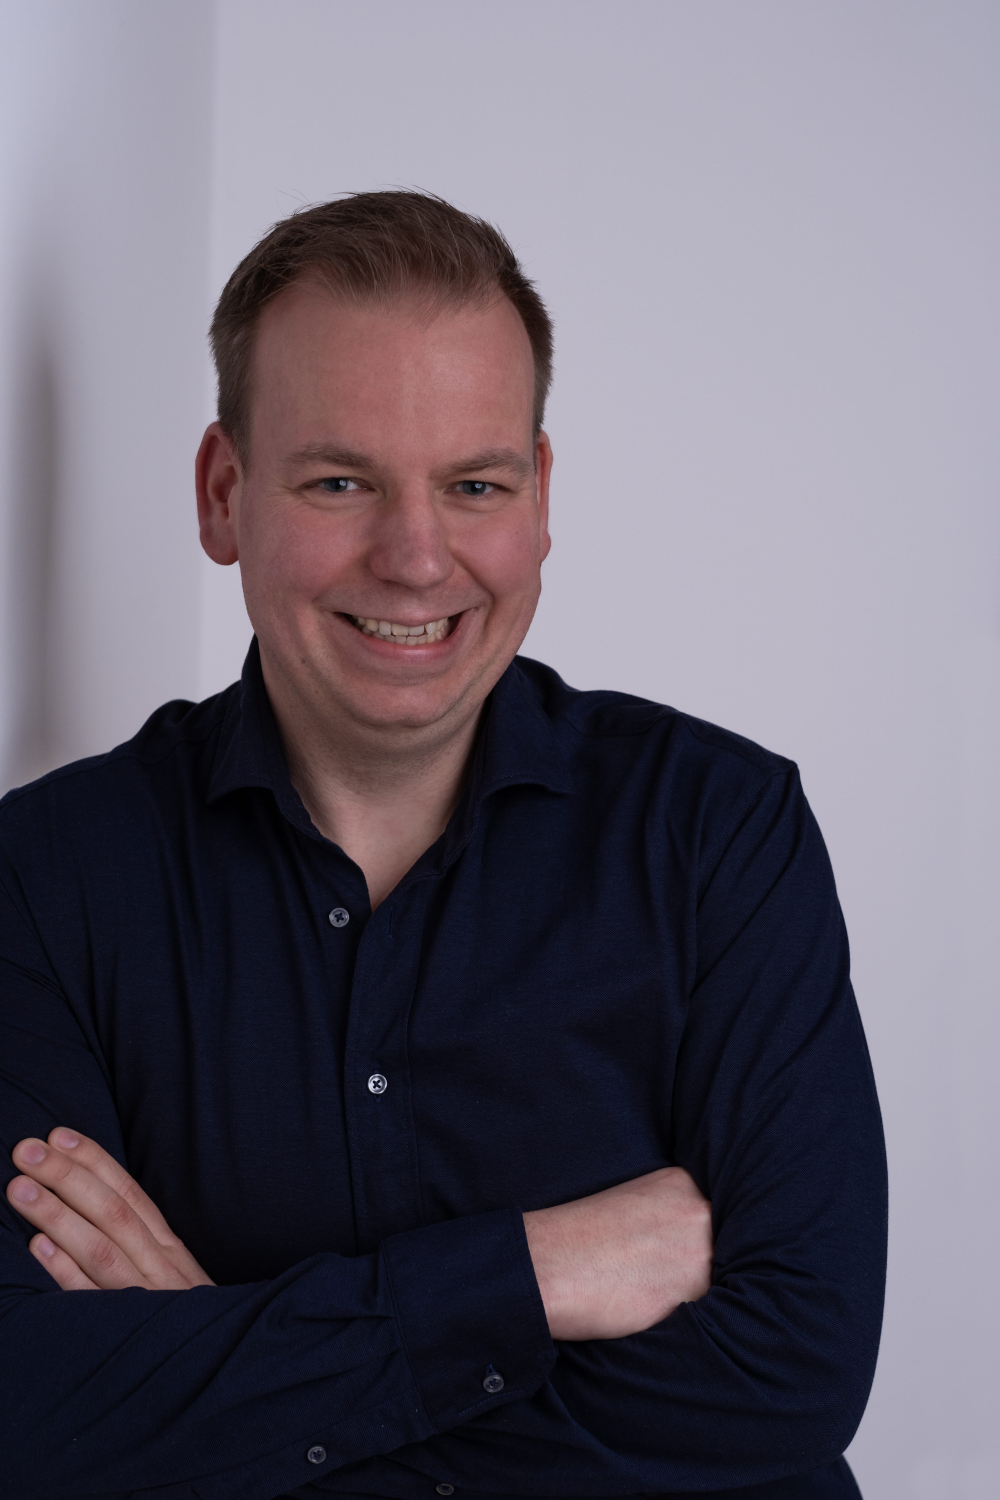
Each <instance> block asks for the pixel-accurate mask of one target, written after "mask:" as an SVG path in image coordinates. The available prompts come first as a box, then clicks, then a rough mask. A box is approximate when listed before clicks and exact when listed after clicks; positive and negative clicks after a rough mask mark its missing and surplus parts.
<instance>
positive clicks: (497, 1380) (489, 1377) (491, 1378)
mask: <svg viewBox="0 0 1000 1500" xmlns="http://www.w3.org/2000/svg"><path fill="white" fill-rule="evenodd" d="M483 1390H484V1391H486V1392H487V1394H488V1395H490V1396H495V1395H496V1393H497V1391H502V1390H503V1376H502V1375H498V1374H497V1372H496V1370H494V1368H493V1366H492V1365H490V1367H489V1369H488V1370H487V1371H486V1379H485V1380H484V1381H483Z"/></svg>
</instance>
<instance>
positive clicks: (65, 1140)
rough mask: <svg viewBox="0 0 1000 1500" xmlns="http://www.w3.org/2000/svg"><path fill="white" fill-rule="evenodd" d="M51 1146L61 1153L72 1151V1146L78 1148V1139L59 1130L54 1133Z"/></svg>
mask: <svg viewBox="0 0 1000 1500" xmlns="http://www.w3.org/2000/svg"><path fill="white" fill-rule="evenodd" d="M53 1144H54V1145H56V1146H58V1147H59V1148H60V1149H61V1150H63V1151H72V1149H73V1147H74V1146H79V1144H80V1137H79V1136H78V1135H73V1134H72V1133H71V1132H70V1131H68V1130H59V1131H56V1138H55V1141H54V1143H53Z"/></svg>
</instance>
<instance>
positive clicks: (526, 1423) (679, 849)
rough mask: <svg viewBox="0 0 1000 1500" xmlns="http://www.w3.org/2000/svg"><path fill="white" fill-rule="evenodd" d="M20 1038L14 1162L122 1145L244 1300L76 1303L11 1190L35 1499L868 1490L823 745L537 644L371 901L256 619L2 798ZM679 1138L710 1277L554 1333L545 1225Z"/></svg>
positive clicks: (861, 1088)
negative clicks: (533, 1254)
mask: <svg viewBox="0 0 1000 1500" xmlns="http://www.w3.org/2000/svg"><path fill="white" fill-rule="evenodd" d="M0 1049H2V1051H0V1135H2V1146H3V1149H4V1151H5V1152H6V1153H7V1155H6V1156H5V1157H4V1166H5V1168H6V1171H5V1174H4V1181H5V1182H6V1181H8V1180H9V1179H10V1177H11V1176H13V1175H14V1169H13V1167H12V1165H11V1163H10V1160H9V1152H10V1150H11V1149H12V1147H13V1146H14V1144H15V1143H16V1142H17V1141H18V1140H20V1139H21V1138H22V1137H24V1136H26V1135H36V1136H41V1137H43V1138H44V1137H45V1136H46V1135H47V1134H48V1132H49V1131H50V1130H51V1129H52V1127H53V1126H55V1125H57V1124H64V1125H70V1126H73V1127H75V1128H77V1129H79V1130H82V1131H84V1132H85V1133H87V1134H88V1135H91V1136H93V1137H94V1138H95V1139H96V1140H98V1141H99V1142H100V1143H101V1144H102V1145H103V1146H104V1147H105V1148H106V1149H107V1150H109V1151H110V1152H112V1153H113V1154H114V1155H115V1156H116V1157H117V1158H118V1160H119V1161H120V1162H122V1163H123V1164H124V1165H125V1166H127V1168H128V1170H129V1171H130V1172H131V1173H132V1174H133V1175H134V1176H135V1177H136V1178H137V1179H138V1180H139V1182H140V1183H141V1184H142V1186H143V1187H144V1188H145V1190H146V1192H147V1193H148V1194H149V1195H150V1196H151V1197H152V1198H153V1200H154V1201H155V1202H156V1203H157V1205H158V1206H159V1207H160V1208H161V1210H162V1211H163V1213H164V1215H165V1216H166V1218H167V1220H168V1222H169V1223H170V1225H171V1227H172V1228H173V1229H174V1230H175V1231H176V1232H177V1233H178V1234H179V1235H180V1236H181V1238H182V1239H183V1240H184V1241H185V1242H186V1244H187V1245H188V1247H189V1249H190V1250H191V1251H192V1253H193V1254H194V1255H195V1257H196V1258H197V1260H198V1261H199V1262H200V1263H201V1265H202V1266H203V1267H204V1268H205V1270H206V1271H207V1272H208V1274H209V1275H210V1276H211V1277H212V1278H213V1279H214V1280H215V1281H216V1282H217V1283H218V1285H216V1286H214V1287H199V1288H195V1289H193V1290H190V1291H183V1292H152V1291H145V1290H141V1289H129V1290H123V1291H117V1292H103V1293H83V1292H63V1291H60V1290H58V1289H57V1288H56V1287H55V1285H54V1283H53V1282H52V1280H51V1279H50V1278H49V1277H48V1275H47V1273H46V1272H45V1270H44V1269H43V1268H42V1267H41V1266H40V1265H39V1264H38V1262H36V1261H35V1260H34V1259H33V1258H32V1256H31V1255H30V1254H29V1253H28V1250H27V1248H26V1242H27V1240H28V1238H29V1237H30V1235H31V1233H32V1232H33V1231H32V1230H31V1229H30V1227H29V1226H28V1225H27V1224H26V1222H25V1221H24V1220H23V1219H21V1218H20V1216H19V1215H17V1214H16V1213H15V1212H14V1211H13V1210H12V1209H11V1208H10V1207H9V1206H8V1204H7V1203H6V1201H5V1200H4V1201H3V1202H2V1205H0V1351H2V1354H0V1359H2V1371H0V1384H2V1388H3V1391H4V1399H3V1401H2V1402H0V1455H2V1457H0V1466H2V1471H3V1474H2V1480H0V1483H2V1484H3V1485H5V1486H6V1487H5V1488H3V1489H2V1491H0V1493H2V1494H3V1495H4V1496H5V1497H6V1496H10V1497H15V1500H31V1497H39V1500H54V1497H74V1496H81V1497H82V1496H87V1497H89V1500H95V1497H98V1496H115V1497H124V1496H134V1495H135V1494H136V1492H141V1493H142V1495H143V1496H144V1497H146V1500H153V1497H156V1500H272V1497H274V1496H278V1495H287V1494H295V1495H310V1496H311V1495H315V1494H316V1493H317V1492H319V1491H324V1492H325V1491H329V1492H331V1493H332V1494H336V1495H352V1496H378V1497H388V1500H393V1497H398V1500H432V1497H433V1496H434V1495H435V1494H436V1493H439V1492H440V1493H448V1490H447V1486H453V1487H454V1493H455V1495H456V1496H457V1497H458V1500H466V1497H468V1500H474V1497H476V1496H478V1495H482V1496H486V1495H489V1496H492V1497H497V1496H511V1497H513V1496H516V1497H525V1496H611V1495H629V1494H637V1493H641V1494H666V1493H670V1494H676V1493H685V1492H698V1493H703V1492H705V1491H709V1492H718V1491H721V1492H723V1493H726V1494H728V1493H729V1492H730V1491H734V1490H735V1491H738V1492H739V1494H740V1495H741V1496H743V1497H744V1500H757V1497H761V1500H763V1497H768V1500H771V1497H774V1500H778V1497H783V1500H791V1497H795V1500H798V1497H803V1500H806V1497H809V1500H818V1497H826V1496H830V1497H832V1496H840V1497H847V1496H852V1495H856V1494H857V1491H856V1488H855V1486H854V1482H853V1480H852V1479H851V1476H850V1472H849V1470H848V1468H847V1466H846V1464H845V1463H844V1462H843V1460H842V1459H840V1457H839V1455H840V1454H841V1453H842V1451H843V1449H844V1447H845V1446H846V1444H847V1443H848V1442H849V1440H850V1438H851V1436H852V1434H853V1433H854V1430H855V1428H856V1426H857V1423H858V1421H859V1419H860V1416H861V1413H862V1410H863V1408H864V1404H865V1400H866V1398H867V1395H868V1390H869V1386H870V1383H871V1379H872V1373H873V1369H874V1364H875V1355H876V1349H877V1344H878V1335H879V1326H880V1319H881V1310H882V1291H883V1278H884V1269H885V1220H886V1197H885V1194H886V1189H885V1166H884V1154H883V1146H882V1133H881V1126H880V1121H879V1112H878V1104H877V1100H876V1095H875V1088H874V1084H873V1080H872V1074H871V1068H870V1064H869V1060H868V1054H867V1051H866V1048H865V1041H864V1036H863V1033H862V1029H861V1024H860V1020H859V1017H858V1013H857V1009H856V1006H855V1002H854V999H853V996H852V993H851V988H850V980H849V974H848V952H847V942H846V938H845V934H844V927H843V921H842V918H841V914H840V910H839V907H838V904H837V898H836V893H835V889H834V883H833V878H832V875H831V872H830V867H829V863H828V860H827V856H826V852H825V850H824V847H823V843H822V840H821V837H820V834H819V831H818V829H817V827H816V824H815V822H814V820H813V817H812V815H811V813H810V811H809V808H808V806H807V804H806V801H805V799H804V797H803V794H802V791H801V788H800V785H799V779H798V774H797V772H796V769H795V767H794V765H792V764H791V763H790V762H789V761H787V760H783V759H782V758H781V757H779V756H777V755H772V754H769V753H768V752H766V751H764V750H761V749H760V748H758V747H757V746H755V745H753V744H750V743H749V742H748V741H746V740H743V739H740V738H738V737H737V736H735V735H733V734H729V733H726V732H724V731H722V730H720V729H716V728H713V727H712V726H710V725H708V724H704V723H701V722H699V721H698V720H696V719H692V718H689V717H687V716H685V715H684V714H681V713H677V712H675V711H674V710H673V709H670V708H664V707H662V706H660V705H658V704H654V703H649V702H646V701H643V700H641V699H638V698H630V697H626V696H624V695H622V694H620V693H611V692H600V693H594V692H590V693H580V692H574V691H573V690H571V689H570V688H568V687H566V685H565V684H564V683H563V682H562V681H561V680H560V678H559V677H558V676H557V675H556V674H555V673H554V672H552V671H551V670H549V669H548V668H546V667H544V666H540V665H539V664H538V663H536V662H532V661H528V660H525V659H521V658H518V659H517V660H516V661H515V662H514V663H513V664H512V665H511V666H510V667H509V668H508V670H507V672H506V673H505V675H504V676H503V677H502V678H501V680H500V682H499V683H498V685H497V687H496V688H495V690H494V692H493V693H492V695H491V698H490V699H489V701H488V703H487V705H486V709H485V712H484V715H483V719H482V723H481V727H480V731H479V735H478V738H477V741H476V746H475V749H474V752H473V756H472V759H471V763H470V767H469V771H468V774H467V777H466V782H465V787H464V791H463V794H462V798H461V801H460V803H459V805H458V807H457V809H456V811H455V813H454V815H453V817H452V818H451V820H450V822H449V824H448V827H447V829H446V831H445V833H444V834H443V835H442V836H441V838H440V839H439V840H438V841H437V843H435V844H434V845H433V847H432V848H430V849H428V850H427V852H426V853H425V854H424V855H423V856H422V857H421V858H420V859H419V860H418V861H417V863H416V864H415V865H414V867H413V868H412V869H411V870H410V871H409V873H408V874H407V875H406V876H405V877H404V879H403V880H402V881H401V882H400V883H399V885H398V886H397V887H396V889H395V890H394V891H392V893H391V894H390V895H389V896H388V897H387V898H386V900H385V901H384V902H383V903H382V904H381V905H380V906H379V907H378V908H377V909H376V911H375V912H372V911H371V908H370V905H369V901H368V893H367V888H366V885H365V879H364V876H363V874H362V872H361V870H360V869H359V868H358V867H357V866H356V865H355V864H354V863H353V862H352V861H351V860H350V859H348V858H347V856H346V855H345V854H344V853H343V851H342V850H341V849H339V848H338V847H337V846H336V845H334V844H332V843H330V842H329V841H328V840H327V839H325V838H323V837H322V835H321V834H320V833H319V832H318V831H317V830H316V828H315V827H314V826H313V825H312V823H311V821H310V819H309V817H308V815H307V813H306V811H305V809H304V807H303V805H302V803H301V801H300V800H299V797H298V796H297V794H296V792H295V790H294V789H293V787H292V785H291V782H290V780H289V776H288V769H287V765H286V762H285V758H284V754H283V751H282V746H281V741H280V738H279V735H278V731H277V727H276V724H275V720H274V717H273V715H272V712H271V709H270V705H269V702H268V699H267V695H266V692H265V689H264V684H263V679H262V676H261V671H260V661H259V656H258V653H257V650H256V646H254V647H252V648H251V652H250V655H249V657H248V659H247V664H246V667H245V669H244V673H243V678H242V682H241V683H238V684H235V685H234V686H233V687H232V688H230V689H228V690H227V691H226V692H224V693H221V694H220V695H219V696H218V697H216V698H212V699H209V700H208V701H207V702H205V703H202V704H199V705H196V706H195V705H192V704H189V703H184V702H176V703H169V704H167V705H166V706H165V707H164V708H162V709H160V710H159V711H158V712H157V713H155V714H154V715H153V716H152V718H151V719H150V720H149V722H148V723H147V724H146V725H145V726H144V727H143V728H142V730H140V732H139V734H137V735H136V737H135V738H134V739H133V740H131V741H130V742H129V743H128V744H126V745H123V746H120V747H119V748H118V749H116V750H114V751H112V752H111V753H110V754H107V755H103V756H98V757H96V758H94V759H91V760H87V761H81V762H79V763H77V764H75V765H71V766H66V767H64V768H63V769H61V770H59V771H55V772H53V773H52V774H51V775H49V776H46V777H45V778H44V779H43V780H41V781H39V782H36V783H34V784H33V785H31V786H28V787H25V788H22V789H20V790H17V791H14V792H11V793H9V794H8V796H7V797H6V798H4V800H3V802H2V803H0ZM670 1163H677V1164H679V1165H681V1166H683V1167H684V1168H686V1169H687V1171H688V1172H690V1173H691V1175H692V1176H693V1178H694V1179H695V1181H696V1182H697V1183H698V1185H699V1187H700V1188H701V1190H702V1191H703V1192H704V1193H705V1194H706V1195H707V1196H708V1197H709V1198H710V1199H711V1201H712V1205H713V1216H714V1228H715V1267H714V1284H713V1286H712V1289H711V1291H709V1293H708V1294H707V1295H706V1296H705V1297H703V1298H702V1299H701V1300H700V1301H698V1302H694V1303H685V1304H683V1305H682V1306H681V1307H679V1308H678V1309H677V1310H676V1311H675V1312H674V1313H672V1314H671V1315H670V1317H668V1318H666V1319H665V1320H664V1321H663V1322H661V1323H660V1324H658V1325H657V1326H656V1327H654V1328H651V1329H649V1330H648V1331H646V1332H644V1333H640V1334H636V1335H634V1336H633V1337H630V1338H623V1339H615V1340H607V1341H593V1342H580V1343H565V1344H559V1345H554V1344H553V1343H552V1341H551V1339H550V1337H549V1334H548V1330H547V1325H546V1320H545V1316H544V1312H543V1308H542V1303H541V1299H540V1296H539V1292H538V1287H537V1283H536V1281H535V1278H534V1274H533V1271H532V1265H531V1259H530V1256H529V1254H528V1251H527V1245H526V1241H525V1235H524V1228H523V1221H522V1217H521V1215H522V1210H527V1209H534V1208H540V1207H544V1206H547V1205H550V1204H555V1203H561V1202H565V1201H567V1200H569V1199H573V1198H578V1197H581V1196H583V1195H585V1194H589V1193H593V1192H596V1191H598V1190H599V1189H601V1188H606V1187H609V1186H611V1185H612V1184H614V1183H618V1182H622V1181H624V1180H626V1179H628V1178H632V1177H638V1176H639V1175H640V1174H642V1173H645V1172H650V1171H653V1170H654V1169H655V1168H658V1167H662V1166H665V1165H667V1164H670ZM442 1485H443V1486H445V1489H444V1490H443V1491H439V1490H438V1486H442Z"/></svg>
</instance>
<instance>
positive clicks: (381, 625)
mask: <svg viewBox="0 0 1000 1500" xmlns="http://www.w3.org/2000/svg"><path fill="white" fill-rule="evenodd" d="M354 618H355V621H356V622H357V624H358V625H359V627H360V628H361V630H363V631H364V633H365V635H382V636H392V637H394V638H395V641H396V643H397V645H400V646H426V645H428V644H429V643H430V642H431V641H440V640H442V639H443V638H444V635H445V632H446V630H447V629H448V616H447V615H445V617H444V619H443V620H431V621H429V622H428V624H426V625H397V624H396V623H395V621H393V620H371V619H369V618H368V617H367V616H365V615H355V616H354Z"/></svg>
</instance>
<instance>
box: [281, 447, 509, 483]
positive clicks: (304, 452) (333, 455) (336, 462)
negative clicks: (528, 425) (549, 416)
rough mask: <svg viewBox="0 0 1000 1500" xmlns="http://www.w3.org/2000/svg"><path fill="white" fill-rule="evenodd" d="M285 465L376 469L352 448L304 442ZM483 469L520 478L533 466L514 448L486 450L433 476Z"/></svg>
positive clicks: (372, 463) (372, 461) (367, 455)
mask: <svg viewBox="0 0 1000 1500" xmlns="http://www.w3.org/2000/svg"><path fill="white" fill-rule="evenodd" d="M289 462H290V463H293V464H327V465H328V466H329V467H330V468H331V469H354V470H356V471H357V470H366V471H368V472H371V470H372V469H376V468H377V467H378V465H377V464H376V462H375V460H374V459H373V458H372V457H371V456H370V455H369V454H367V453H359V452H357V451H356V449H354V448H337V447H333V446H332V445H330V444H327V443H307V444H306V446H305V447H304V448H297V449H296V451H295V452H294V453H292V454H289ZM483 469H506V470H507V471H508V473H514V474H517V475H519V476H523V475H525V474H530V473H532V472H533V470H534V464H533V463H532V462H531V460H530V459H527V458H525V456H524V454H523V453H518V451H517V449H516V448H486V449H484V450H483V451H482V452H481V453H473V454H472V455H471V456H470V457H468V458H463V459H460V460H459V462H458V463H450V464H448V465H447V466H446V467H445V468H444V469H442V470H440V471H439V472H438V474H437V475H436V476H435V477H436V478H442V477H450V476H453V475H455V474H468V473H473V474H475V473H479V472H480V471H481V470H483Z"/></svg>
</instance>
